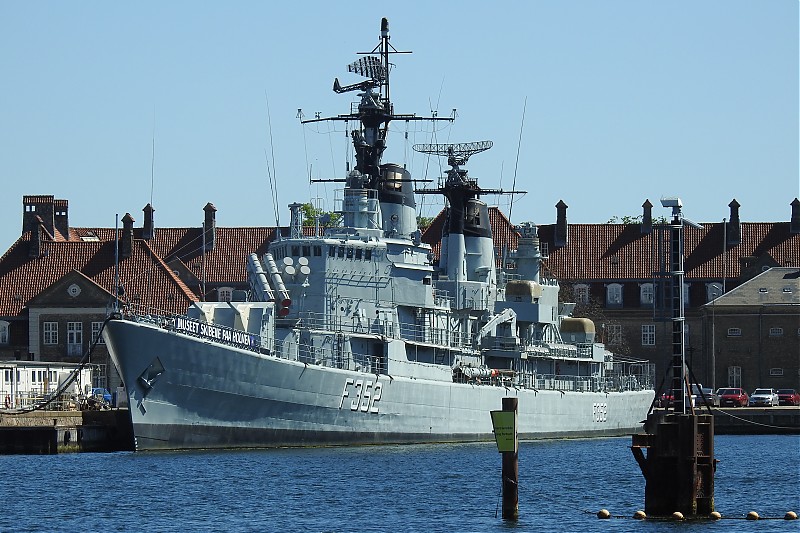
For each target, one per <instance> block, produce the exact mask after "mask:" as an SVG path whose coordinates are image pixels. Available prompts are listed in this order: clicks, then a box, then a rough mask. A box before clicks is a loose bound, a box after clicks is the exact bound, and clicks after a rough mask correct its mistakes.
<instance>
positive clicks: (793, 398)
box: [778, 389, 800, 405]
mask: <svg viewBox="0 0 800 533" xmlns="http://www.w3.org/2000/svg"><path fill="white" fill-rule="evenodd" d="M778 404H779V405H800V393H798V392H797V391H796V390H794V389H778Z"/></svg>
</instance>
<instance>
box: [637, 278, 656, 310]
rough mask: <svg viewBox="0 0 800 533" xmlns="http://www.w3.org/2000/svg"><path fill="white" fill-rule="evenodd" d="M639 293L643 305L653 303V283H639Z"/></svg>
mask: <svg viewBox="0 0 800 533" xmlns="http://www.w3.org/2000/svg"><path fill="white" fill-rule="evenodd" d="M639 295H640V298H641V303H642V305H653V284H652V283H642V284H640V285H639Z"/></svg>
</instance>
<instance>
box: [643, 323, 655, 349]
mask: <svg viewBox="0 0 800 533" xmlns="http://www.w3.org/2000/svg"><path fill="white" fill-rule="evenodd" d="M655 345H656V325H655V324H642V346H655Z"/></svg>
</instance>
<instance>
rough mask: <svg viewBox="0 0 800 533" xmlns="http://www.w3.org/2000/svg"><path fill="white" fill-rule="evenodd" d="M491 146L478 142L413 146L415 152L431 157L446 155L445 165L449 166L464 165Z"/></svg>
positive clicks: (485, 142) (490, 143)
mask: <svg viewBox="0 0 800 533" xmlns="http://www.w3.org/2000/svg"><path fill="white" fill-rule="evenodd" d="M492 145H493V143H492V141H478V142H472V143H457V144H415V145H414V146H413V147H412V148H413V149H414V151H415V152H420V153H423V154H431V155H442V156H444V155H446V156H447V164H448V165H451V166H461V165H465V164H466V163H467V161H468V160H469V158H470V156H472V155H475V154H477V153H479V152H483V151H485V150H488V149H489V148H491V147H492Z"/></svg>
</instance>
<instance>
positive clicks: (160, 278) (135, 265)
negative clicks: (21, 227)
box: [0, 233, 197, 317]
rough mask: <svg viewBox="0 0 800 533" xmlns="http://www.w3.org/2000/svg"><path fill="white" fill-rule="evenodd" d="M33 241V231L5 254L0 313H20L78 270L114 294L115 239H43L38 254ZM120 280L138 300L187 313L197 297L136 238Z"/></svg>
mask: <svg viewBox="0 0 800 533" xmlns="http://www.w3.org/2000/svg"><path fill="white" fill-rule="evenodd" d="M29 246H30V234H29V233H28V234H26V235H24V236H23V237H22V238H20V239H18V240H17V242H16V243H14V244H13V245H12V246H11V248H9V250H8V251H7V252H6V253H5V254H4V255H3V257H2V258H0V316H3V317H13V316H16V315H19V314H20V312H22V310H23V308H24V307H25V305H26V304H27V302H28V301H30V300H31V299H32V298H33V297H35V296H36V295H37V294H39V293H40V292H41V291H42V290H44V289H46V288H47V287H49V286H50V285H52V284H53V283H55V282H56V281H58V280H59V279H61V278H62V277H63V276H64V275H65V274H67V273H69V272H71V271H73V270H77V271H79V272H81V273H82V274H83V275H85V276H86V277H88V278H90V279H91V280H92V281H94V282H95V283H97V284H98V285H99V286H101V287H103V288H104V289H105V290H107V291H108V292H109V294H111V293H113V287H114V274H115V267H114V263H115V250H114V242H113V241H100V242H83V241H73V242H60V241H43V242H42V243H41V250H40V252H41V253H40V255H39V257H36V258H31V257H29V255H28V251H29ZM119 279H120V284H121V285H122V286H123V287H124V289H125V295H126V297H127V298H128V299H130V300H131V301H133V302H134V303H139V304H142V305H152V306H154V307H157V308H160V309H162V310H165V311H169V312H185V311H186V308H187V307H188V306H189V305H190V304H191V302H192V301H195V300H197V296H196V295H195V294H194V293H193V292H192V291H191V290H190V289H189V287H187V286H186V285H185V284H184V283H183V282H182V281H181V280H180V279H179V278H177V276H175V274H174V273H173V272H172V270H171V269H170V268H169V267H168V266H167V265H166V264H165V263H164V261H163V260H162V259H161V258H160V257H159V256H158V254H156V253H154V252H153V250H152V249H150V247H149V246H148V245H147V243H146V242H144V241H140V240H135V241H134V243H133V247H132V255H131V257H129V258H126V259H122V260H120V262H119Z"/></svg>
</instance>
